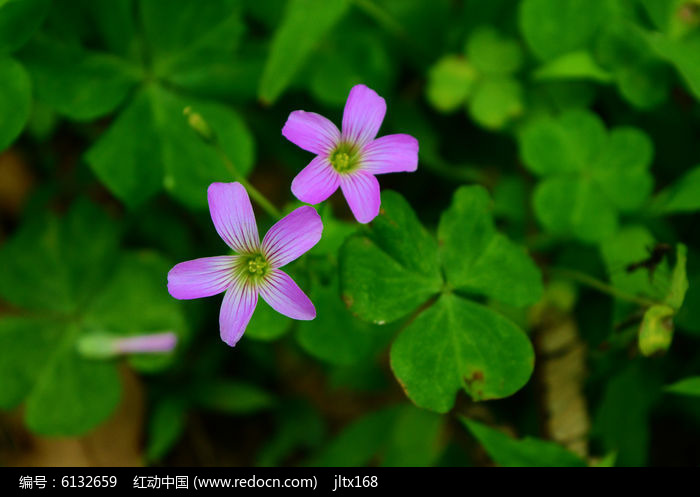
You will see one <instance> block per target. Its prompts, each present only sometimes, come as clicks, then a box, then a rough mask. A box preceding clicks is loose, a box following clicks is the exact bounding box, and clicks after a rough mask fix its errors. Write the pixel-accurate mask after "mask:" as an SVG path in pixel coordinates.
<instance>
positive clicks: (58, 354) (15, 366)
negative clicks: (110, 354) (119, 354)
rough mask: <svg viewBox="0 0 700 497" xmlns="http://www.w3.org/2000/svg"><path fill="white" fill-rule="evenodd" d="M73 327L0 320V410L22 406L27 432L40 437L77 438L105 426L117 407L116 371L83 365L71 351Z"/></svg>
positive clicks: (102, 364) (103, 365)
mask: <svg viewBox="0 0 700 497" xmlns="http://www.w3.org/2000/svg"><path fill="white" fill-rule="evenodd" d="M79 332H80V330H79V328H78V327H77V326H76V325H75V324H65V323H62V322H60V321H50V320H44V319H28V318H5V319H2V320H0V373H2V374H3V377H4V378H5V380H3V388H2V389H1V390H0V407H2V408H3V409H8V408H12V407H15V406H16V405H18V404H19V403H20V402H22V401H25V400H26V409H25V419H26V422H27V425H28V426H29V428H30V429H31V430H33V431H35V432H37V433H40V434H43V435H65V436H68V435H78V434H81V433H85V432H86V431H88V430H90V429H92V428H93V427H95V426H96V425H97V424H99V423H100V422H102V421H104V420H105V419H106V418H107V417H108V416H109V414H110V413H111V412H112V410H113V409H114V408H115V407H116V405H117V403H118V402H119V396H120V393H119V392H120V390H121V388H120V385H119V377H118V375H117V371H116V369H115V367H114V365H113V364H111V363H109V362H97V361H85V360H83V359H82V358H81V357H80V356H79V355H78V354H77V351H76V350H75V348H74V345H75V337H76V336H77V334H79Z"/></svg>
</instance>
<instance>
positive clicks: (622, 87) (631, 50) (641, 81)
mask: <svg viewBox="0 0 700 497" xmlns="http://www.w3.org/2000/svg"><path fill="white" fill-rule="evenodd" d="M595 55H596V58H597V59H598V60H599V61H600V63H601V64H602V65H603V66H604V67H605V68H607V69H609V71H610V72H611V74H612V76H613V78H614V80H615V83H616V84H617V87H618V89H619V91H620V93H621V95H622V96H623V97H624V98H625V99H626V100H627V101H628V102H630V103H631V104H632V105H634V106H636V107H639V108H641V109H650V108H652V107H655V106H657V105H659V104H661V103H662V102H664V101H665V100H666V98H667V97H668V92H669V87H670V83H671V78H670V71H669V69H668V65H667V64H666V63H665V62H664V61H663V60H662V59H661V58H659V57H658V56H656V55H655V54H654V52H653V51H652V50H651V47H650V45H649V42H648V41H647V39H646V36H645V33H644V32H643V31H642V30H641V29H639V28H638V27H637V26H636V25H635V24H633V23H631V22H629V21H627V20H626V19H624V18H622V19H615V21H614V22H611V23H609V24H608V25H606V27H605V29H604V30H603V32H602V33H601V35H600V36H599V37H598V40H597V43H596V47H595Z"/></svg>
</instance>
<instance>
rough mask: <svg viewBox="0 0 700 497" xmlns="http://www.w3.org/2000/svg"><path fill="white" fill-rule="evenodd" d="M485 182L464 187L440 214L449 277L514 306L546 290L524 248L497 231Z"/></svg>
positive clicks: (470, 289)
mask: <svg viewBox="0 0 700 497" xmlns="http://www.w3.org/2000/svg"><path fill="white" fill-rule="evenodd" d="M491 211H492V205H491V199H490V198H489V195H488V193H487V192H486V190H484V189H483V188H479V187H471V188H466V187H463V188H460V189H459V190H457V192H456V193H455V195H454V199H453V201H452V205H451V206H450V208H449V209H447V210H446V211H445V212H444V213H443V215H442V217H441V218H440V225H439V227H438V241H439V244H440V253H441V257H442V263H443V267H444V269H445V275H446V277H447V281H448V282H449V283H450V284H451V285H452V286H453V287H454V288H457V289H459V290H464V291H467V292H470V293H475V294H479V295H484V296H486V297H490V298H494V299H496V300H499V301H501V302H504V303H507V304H511V305H514V306H526V305H529V304H534V303H535V302H537V300H539V298H540V295H541V294H542V283H541V278H540V273H539V270H538V269H537V266H535V265H534V264H533V263H532V260H531V259H530V258H529V256H528V255H527V253H526V252H525V250H523V249H522V248H521V247H518V246H517V245H515V244H514V243H513V242H511V241H510V240H508V238H506V237H505V236H504V235H502V234H501V233H498V232H497V231H496V228H495V227H494V225H493V218H492V213H491Z"/></svg>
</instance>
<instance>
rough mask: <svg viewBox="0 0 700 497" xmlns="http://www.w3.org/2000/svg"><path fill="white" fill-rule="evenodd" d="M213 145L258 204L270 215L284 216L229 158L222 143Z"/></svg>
mask: <svg viewBox="0 0 700 497" xmlns="http://www.w3.org/2000/svg"><path fill="white" fill-rule="evenodd" d="M211 145H212V147H214V150H216V152H217V153H218V154H219V157H220V158H221V160H222V161H223V163H224V164H225V165H226V168H227V169H228V170H229V172H230V173H231V176H233V179H235V180H236V181H238V182H239V183H240V184H242V185H243V186H244V187H245V189H246V191H247V192H248V194H249V195H250V196H251V197H252V198H253V200H255V202H257V204H258V205H259V206H260V207H262V208H263V209H264V210H265V212H267V213H268V214H269V215H270V216H272V217H273V218H275V219H278V218H280V217H282V213H281V212H280V210H279V209H278V208H277V207H275V206H274V205H273V203H272V202H270V201H269V200H268V199H267V197H265V195H263V194H262V193H260V191H259V190H258V189H257V188H255V187H254V186H253V185H251V184H250V182H249V181H248V180H247V179H246V178H245V176H243V175H242V174H241V173H240V172H239V171H238V169H236V166H235V165H234V164H233V161H231V159H229V157H228V155H226V152H225V151H224V149H223V148H221V145H219V143H218V142H217V141H216V140H214V141H213V142H212V143H211Z"/></svg>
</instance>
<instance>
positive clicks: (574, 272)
mask: <svg viewBox="0 0 700 497" xmlns="http://www.w3.org/2000/svg"><path fill="white" fill-rule="evenodd" d="M359 83H364V84H366V85H368V86H369V87H371V88H373V89H375V90H376V91H377V92H378V93H379V94H380V95H382V96H383V97H384V98H385V99H386V100H387V109H388V111H387V117H386V121H385V123H384V125H383V126H382V130H381V132H380V134H381V135H384V134H389V133H409V134H412V135H414V136H415V137H416V138H418V140H419V142H420V162H419V168H418V171H417V172H416V173H412V174H397V175H390V176H384V177H380V181H381V184H382V187H383V188H384V191H383V193H382V210H381V212H380V215H379V216H378V217H377V218H376V219H375V220H374V221H373V222H372V223H371V224H370V225H367V226H360V225H357V224H356V223H354V221H353V219H352V217H351V216H349V215H348V211H347V209H346V208H345V206H344V205H343V203H342V202H335V198H333V199H331V200H330V201H328V202H327V203H325V204H324V205H322V206H319V207H318V209H319V212H320V214H321V216H322V219H323V222H324V236H323V239H322V240H321V242H320V243H319V244H318V245H317V246H316V247H315V248H314V249H313V250H312V251H310V252H309V253H308V254H307V255H306V256H304V257H302V258H301V259H299V260H298V261H296V262H295V263H294V264H293V265H292V266H290V268H289V269H290V273H291V274H292V275H293V276H294V279H295V280H296V281H297V282H298V283H299V285H300V286H301V287H302V288H303V289H304V290H305V292H307V294H308V295H309V296H310V297H311V299H312V300H313V302H314V304H315V306H316V309H317V318H316V319H315V320H314V321H308V322H293V321H291V320H289V319H287V318H285V317H282V316H280V315H279V314H277V313H276V312H274V311H273V310H272V309H271V308H269V307H268V306H267V305H266V304H264V303H262V302H261V303H260V304H259V305H258V309H257V310H256V313H255V315H254V317H253V319H252V321H251V323H250V325H249V327H248V329H247V331H246V334H245V337H244V338H243V340H242V341H241V343H240V344H239V345H238V346H237V347H236V348H235V349H229V348H228V347H226V346H225V345H223V344H222V343H220V341H219V338H218V304H219V301H218V299H217V298H213V299H207V300H204V301H197V302H187V303H182V302H178V301H176V300H174V299H172V298H171V297H170V296H169V295H168V293H167V290H166V274H167V271H168V270H169V268H170V267H172V264H174V263H176V262H179V261H183V260H186V259H193V258H197V257H206V256H210V255H213V254H218V253H220V251H221V248H222V246H221V241H220V240H219V239H218V238H217V236H216V233H215V232H214V230H213V229H212V226H211V221H210V220H209V217H208V213H207V211H206V188H207V186H208V185H209V184H210V183H211V182H214V181H234V180H235V179H236V178H237V177H238V175H241V176H244V177H249V179H250V181H251V182H252V183H253V184H254V185H256V186H257V187H258V188H259V189H260V190H261V191H262V192H263V193H264V194H266V195H267V196H268V197H269V198H270V200H271V201H272V202H273V203H275V204H276V205H278V206H280V207H281V208H282V209H283V210H285V211H288V210H289V209H291V208H293V207H295V206H298V202H296V201H294V200H293V198H292V195H291V193H290V191H289V184H290V182H291V180H292V178H293V177H294V175H295V174H296V173H297V172H298V171H300V170H301V168H302V167H303V166H304V165H305V164H306V161H307V160H308V157H307V155H306V154H304V153H303V152H301V151H299V150H297V149H296V147H294V146H292V145H291V144H290V143H288V142H287V141H286V140H284V138H283V137H282V136H281V128H282V126H283V124H284V121H285V119H286V117H287V115H288V113H289V112H291V111H293V110H297V109H303V110H307V111H313V112H318V113H320V114H323V115H326V116H328V117H329V118H331V119H332V120H333V121H334V122H336V123H338V124H340V116H341V113H342V108H343V105H344V103H345V99H346V97H347V94H348V92H349V90H350V88H351V87H352V86H353V85H355V84H359ZM699 100H700V2H698V0H493V1H489V2H483V1H479V0H434V1H422V0H269V1H262V2H261V1H256V0H240V1H239V0H207V1H206V2H194V1H191V0H110V1H108V2H107V1H103V2H94V1H91V0H74V1H71V2H59V1H57V0H54V1H51V0H0V151H5V153H4V155H3V156H1V157H0V158H1V159H3V160H4V159H5V157H8V158H9V159H8V160H19V161H20V162H21V163H22V166H21V167H23V168H25V169H27V170H28V173H27V174H28V176H29V177H30V178H34V180H33V183H32V188H31V189H30V193H29V195H28V197H26V198H24V197H22V198H20V199H19V200H16V201H15V204H12V205H11V204H10V202H11V198H13V196H12V195H10V193H12V191H14V190H12V188H14V187H13V186H12V185H15V182H14V180H13V178H11V177H10V175H11V174H14V173H12V171H10V170H8V169H0V175H6V174H7V175H8V176H7V177H6V178H5V177H4V176H0V183H2V185H0V186H3V185H9V186H8V187H7V188H5V187H4V186H3V188H5V189H3V190H2V193H0V195H6V196H7V198H8V200H7V202H5V201H4V199H0V200H3V202H2V203H0V209H1V210H0V221H2V225H1V227H2V229H1V230H0V261H2V269H1V270H0V299H1V307H0V377H1V378H2V380H0V408H2V409H8V410H9V409H12V408H15V407H17V406H19V405H24V411H23V419H24V422H25V424H26V426H27V428H28V429H29V430H31V431H33V432H35V433H37V434H41V435H47V436H57V435H80V434H84V433H87V432H90V431H91V430H92V429H94V428H95V427H96V426H98V425H100V424H101V423H103V422H105V421H106V420H108V419H109V418H110V416H111V415H112V413H113V412H114V411H115V409H116V407H117V406H118V405H119V404H120V402H123V401H124V399H123V397H122V395H123V392H122V388H121V386H120V378H119V374H118V371H119V370H120V368H123V365H122V364H121V363H123V362H126V366H127V367H128V368H130V369H132V370H134V371H136V372H138V373H139V376H140V378H141V383H142V384H143V385H144V387H145V389H146V396H147V403H148V420H147V422H146V423H145V426H146V431H147V433H146V435H145V437H144V438H145V440H146V442H145V444H144V447H143V451H142V454H143V460H144V462H146V463H163V462H165V463H168V462H171V463H173V462H181V461H183V460H184V461H185V464H199V463H205V462H208V463H210V464H215V463H218V462H220V460H211V459H209V460H197V459H196V458H195V459H183V458H182V454H186V453H189V452H190V451H188V448H187V443H188V440H189V439H191V438H192V437H193V435H192V431H193V430H195V428H196V427H199V428H196V429H197V430H198V431H197V433H198V435H197V436H198V437H202V436H203V437H204V438H206V439H207V440H208V443H209V444H211V445H213V446H215V447H216V450H215V452H216V453H217V454H219V453H226V451H231V450H235V449H232V448H231V447H230V446H227V445H226V441H227V440H235V441H236V442H238V440H239V438H241V435H242V434H249V433H252V434H253V435H251V436H250V437H249V438H246V440H249V442H248V443H246V444H245V445H242V448H241V449H239V450H240V451H245V452H244V453H239V454H238V455H237V458H233V459H234V460H236V461H238V463H243V464H249V465H255V464H259V465H280V464H305V465H351V466H352V465H365V464H374V465H386V466H398V465H408V466H415V465H418V466H425V465H473V464H483V463H487V462H488V461H491V462H493V463H496V464H499V465H504V466H510V465H515V466H517V465H532V466H583V465H610V464H617V465H630V466H636V465H646V464H693V465H697V464H698V463H699V462H700V446H698V444H697V440H700V404H698V398H697V397H698V391H699V388H698V374H700V348H699V347H698V345H699V344H700V259H699V254H700V231H698V229H697V227H698V210H700V147H698V143H700V105H699V103H698V101H699ZM194 114H196V115H198V116H200V117H201V119H203V122H205V123H206V127H207V133H206V134H207V135H211V136H210V137H215V138H216V142H217V143H219V144H220V148H217V147H213V146H212V145H211V143H208V142H207V140H203V139H202V136H201V133H200V134H198V133H196V132H195V130H193V129H192V126H191V123H190V122H188V119H191V116H192V115H194ZM200 130H201V126H200ZM222 156H225V159H223V160H222ZM16 157H20V159H16ZM0 164H1V162H0ZM11 190H12V191H11ZM391 190H394V191H391ZM8 192H9V193H8ZM397 192H400V193H397ZM20 207H21V209H20ZM258 220H259V223H260V224H261V231H264V228H265V227H267V226H269V225H271V224H272V223H273V222H275V221H276V219H271V218H269V217H264V216H263V214H262V211H258ZM664 247H665V248H664ZM563 328H566V329H569V330H573V331H572V332H571V333H572V336H573V338H569V339H568V340H570V341H569V342H567V343H568V345H567V344H566V343H564V341H565V340H564V339H563V338H561V337H562V336H563V335H557V332H558V331H561V330H562V329H563ZM160 331H173V332H175V333H176V334H177V335H178V345H177V348H176V350H175V351H174V352H172V353H168V354H156V355H145V354H134V355H130V356H128V357H126V358H113V359H108V360H96V359H91V358H88V357H84V356H82V355H81V354H80V349H79V348H78V343H79V342H80V340H81V339H83V338H84V337H89V336H92V334H97V333H109V334H112V335H116V336H132V335H139V334H144V333H152V332H160ZM551 337H555V338H553V339H552V338H551ZM557 337H559V338H557ZM548 340H554V342H556V343H558V344H559V346H561V349H560V350H559V353H561V354H562V356H561V357H564V358H565V360H564V359H561V360H560V361H559V363H565V364H566V365H568V366H569V367H571V368H573V369H572V370H573V372H567V373H565V374H563V375H560V376H556V378H555V379H556V380H557V381H556V382H555V383H556V385H558V387H557V388H559V387H561V390H559V394H558V395H559V397H556V395H554V394H553V393H552V391H553V390H551V389H553V388H554V387H552V384H553V380H552V378H551V377H550V376H551V375H552V374H553V373H551V371H552V369H553V368H554V367H555V366H556V364H555V363H556V362H557V357H558V356H557V355H556V354H552V353H551V351H550V349H549V348H548V347H550V345H548V344H550V343H551V342H550V341H548ZM557 340H559V341H560V342H562V343H559V342H557ZM562 344H563V345H562ZM572 344H573V345H572ZM576 344H580V349H579V345H576ZM555 348H556V347H555ZM571 349H576V350H584V351H585V352H582V353H583V354H585V357H584V360H583V361H582V363H583V364H585V368H581V369H575V367H576V366H575V364H576V361H575V360H574V359H572V358H571V357H570V356H569V355H567V354H568V353H569V352H570V350H571ZM533 372H534V374H533ZM548 375H550V376H548ZM562 385H563V386H562ZM663 385H668V386H667V387H665V388H664V387H663ZM562 392H563V393H562ZM562 403H563V405H566V406H571V409H569V410H567V414H566V416H568V417H566V418H565V420H564V421H566V422H567V423H568V424H569V425H575V426H577V427H578V428H577V429H578V431H577V436H576V437H575V438H574V439H567V438H566V437H563V436H561V435H560V434H559V433H558V431H557V426H558V425H557V423H558V421H559V420H558V418H557V417H556V416H555V415H554V414H551V413H552V412H554V411H553V410H555V408H556V405H561V404H562ZM201 419H205V420H206V423H205V425H206V426H207V427H206V428H205V430H204V435H202V433H201V431H202V430H201V422H200V421H198V420H201ZM221 420H223V421H221ZM219 421H221V426H219V425H217V423H218V422H219ZM210 423H211V426H212V427H209V424H210ZM488 425H490V426H491V427H489V426H488ZM193 426H194V427H195V428H192V427H193ZM495 427H502V428H504V430H501V429H499V428H495ZM516 435H517V436H516ZM229 445H230V444H229ZM234 445H235V444H234ZM601 458H602V459H601ZM226 460H228V459H226Z"/></svg>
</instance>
